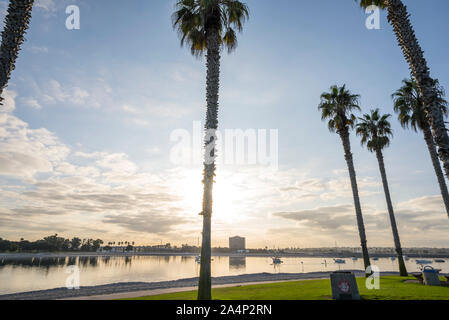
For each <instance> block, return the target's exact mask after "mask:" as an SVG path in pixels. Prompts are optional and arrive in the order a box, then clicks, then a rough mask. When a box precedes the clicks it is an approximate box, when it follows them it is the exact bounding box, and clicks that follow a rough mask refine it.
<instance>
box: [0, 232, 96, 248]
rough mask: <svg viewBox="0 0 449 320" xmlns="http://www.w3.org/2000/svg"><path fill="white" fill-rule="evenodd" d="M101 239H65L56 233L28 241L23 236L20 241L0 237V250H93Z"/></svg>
mask: <svg viewBox="0 0 449 320" xmlns="http://www.w3.org/2000/svg"><path fill="white" fill-rule="evenodd" d="M102 244H103V240H101V239H96V240H94V239H80V238H77V237H74V238H73V239H65V238H63V237H58V234H54V235H52V236H48V237H45V238H43V239H41V240H37V241H28V240H24V239H23V238H22V239H20V241H9V240H6V239H2V238H0V252H36V251H45V252H61V251H82V252H95V251H97V250H98V249H99V248H100V247H101V245H102Z"/></svg>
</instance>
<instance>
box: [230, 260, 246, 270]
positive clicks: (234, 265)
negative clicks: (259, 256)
mask: <svg viewBox="0 0 449 320" xmlns="http://www.w3.org/2000/svg"><path fill="white" fill-rule="evenodd" d="M229 270H239V271H245V270H246V257H229Z"/></svg>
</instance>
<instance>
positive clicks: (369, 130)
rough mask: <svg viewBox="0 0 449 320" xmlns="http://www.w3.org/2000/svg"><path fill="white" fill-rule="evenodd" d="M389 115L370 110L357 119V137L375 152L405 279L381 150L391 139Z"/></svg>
mask: <svg viewBox="0 0 449 320" xmlns="http://www.w3.org/2000/svg"><path fill="white" fill-rule="evenodd" d="M390 117H391V115H389V114H385V115H382V116H381V115H380V114H379V109H376V110H371V114H365V115H364V116H363V117H362V118H359V123H358V124H357V130H356V132H357V135H358V136H361V137H362V140H361V142H362V146H363V145H366V147H367V148H368V150H369V151H371V152H375V153H376V156H377V161H378V162H379V169H380V175H381V177H382V184H383V186H384V192H385V198H386V200H387V208H388V214H389V216H390V223H391V229H392V231H393V238H394V245H395V248H396V253H397V254H398V263H399V272H400V274H401V277H406V276H407V275H408V274H407V269H406V268H405V263H404V257H403V255H402V247H401V241H400V239H399V232H398V227H397V224H396V218H395V216H394V211H393V204H392V202H391V196H390V189H389V187H388V180H387V173H386V171H385V163H384V157H383V153H382V150H383V149H384V148H386V147H388V146H389V145H390V137H393V132H392V131H391V124H390V122H389V121H388V118H390Z"/></svg>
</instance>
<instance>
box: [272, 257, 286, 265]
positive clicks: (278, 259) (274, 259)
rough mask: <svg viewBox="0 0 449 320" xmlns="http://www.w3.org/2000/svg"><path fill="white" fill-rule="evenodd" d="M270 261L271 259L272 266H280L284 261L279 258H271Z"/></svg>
mask: <svg viewBox="0 0 449 320" xmlns="http://www.w3.org/2000/svg"><path fill="white" fill-rule="evenodd" d="M271 259H273V264H281V263H284V261H282V260H281V259H280V258H278V257H273V258H271Z"/></svg>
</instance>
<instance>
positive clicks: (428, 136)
mask: <svg viewBox="0 0 449 320" xmlns="http://www.w3.org/2000/svg"><path fill="white" fill-rule="evenodd" d="M423 132H424V140H426V143H427V147H428V148H429V153H430V158H431V159H432V163H433V168H434V169H435V173H436V175H437V178H438V184H439V185H440V190H441V196H442V197H443V202H444V205H445V207H446V212H447V214H448V216H449V193H448V191H447V185H446V180H445V179H444V174H443V170H442V169H441V164H440V160H439V159H438V154H437V150H436V147H435V143H434V141H433V137H432V132H431V131H430V128H429V127H427V128H424V129H423Z"/></svg>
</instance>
